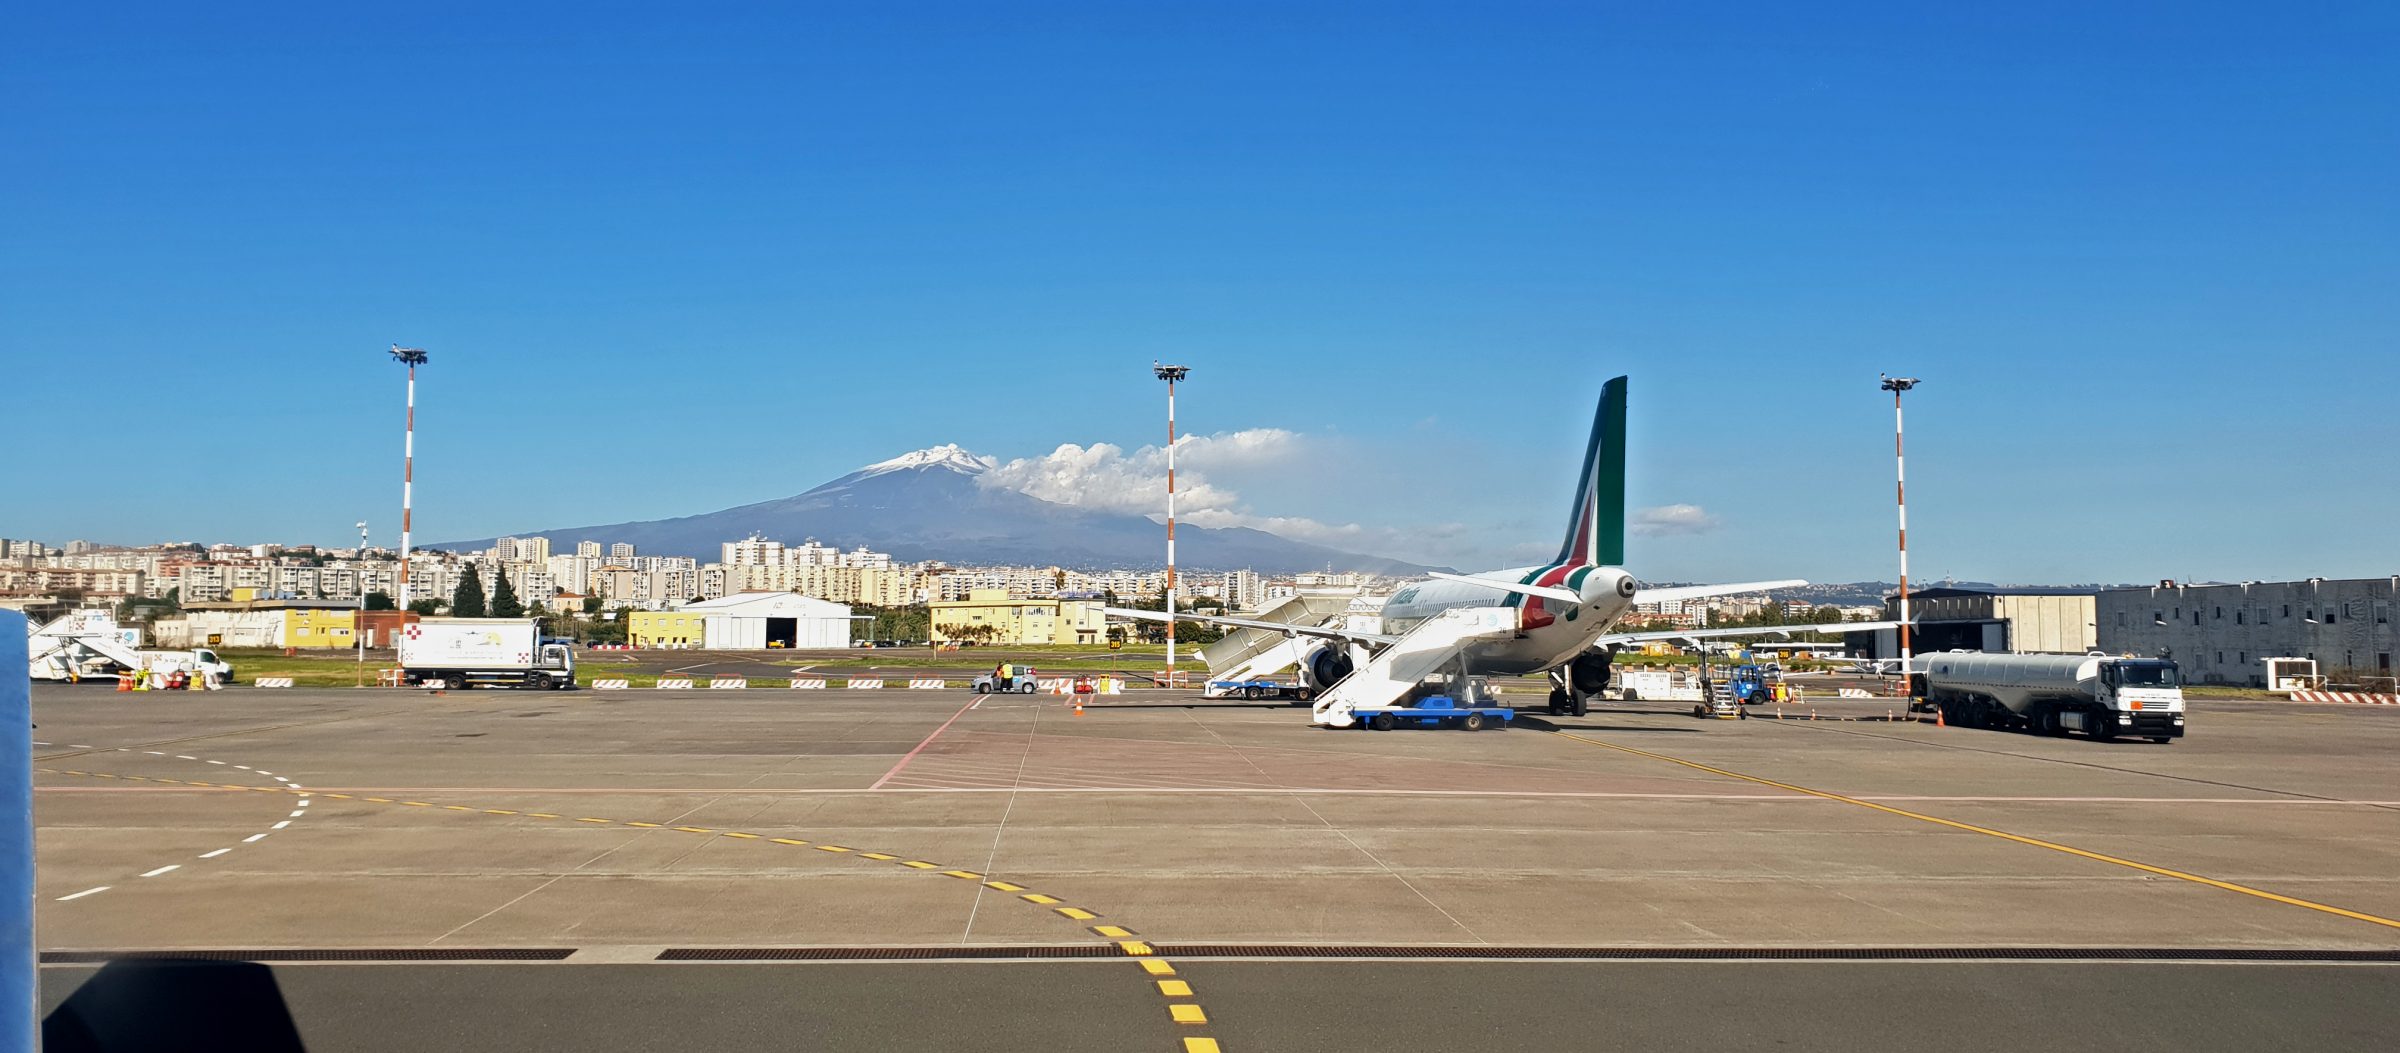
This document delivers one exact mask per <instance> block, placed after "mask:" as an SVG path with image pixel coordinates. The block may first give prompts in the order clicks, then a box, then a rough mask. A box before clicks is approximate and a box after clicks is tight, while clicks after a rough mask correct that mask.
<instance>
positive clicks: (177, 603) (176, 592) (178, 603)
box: [167, 585, 183, 611]
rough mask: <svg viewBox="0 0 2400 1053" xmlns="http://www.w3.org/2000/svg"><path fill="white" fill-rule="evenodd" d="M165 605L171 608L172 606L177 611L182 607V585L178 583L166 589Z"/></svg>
mask: <svg viewBox="0 0 2400 1053" xmlns="http://www.w3.org/2000/svg"><path fill="white" fill-rule="evenodd" d="M167 606H169V607H172V608H174V609H176V610H179V611H180V610H182V609H183V587H182V586H180V585H178V586H176V587H174V588H172V589H168V590H167Z"/></svg>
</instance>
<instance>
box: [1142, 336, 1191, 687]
mask: <svg viewBox="0 0 2400 1053" xmlns="http://www.w3.org/2000/svg"><path fill="white" fill-rule="evenodd" d="M1150 371H1151V372H1152V373H1154V374H1157V376H1158V379H1160V380H1164V381H1166V382H1167V686H1169V687H1173V686H1174V685H1175V383H1176V381H1179V380H1182V379H1183V378H1184V377H1186V376H1188V375H1190V373H1191V369H1190V367H1188V366H1162V365H1160V364H1158V360H1157V359H1152V360H1151V361H1150Z"/></svg>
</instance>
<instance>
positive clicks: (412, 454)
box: [392, 344, 425, 612]
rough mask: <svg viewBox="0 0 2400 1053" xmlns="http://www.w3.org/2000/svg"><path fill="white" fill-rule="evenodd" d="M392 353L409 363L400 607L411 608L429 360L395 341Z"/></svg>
mask: <svg viewBox="0 0 2400 1053" xmlns="http://www.w3.org/2000/svg"><path fill="white" fill-rule="evenodd" d="M392 357H393V358H396V359H399V360H400V361H401V362H403V363H406V364H407V365H408V431H407V433H406V434H407V437H406V438H404V439H402V440H401V444H400V580H399V583H398V588H399V590H400V604H399V606H400V609H401V610H402V611H404V612H405V611H407V610H408V531H409V527H410V526H411V525H412V524H411V522H410V519H411V514H412V512H413V511H414V509H413V505H414V504H415V498H416V495H415V493H414V490H415V488H416V483H417V367H418V366H421V365H424V364H425V352H424V351H423V350H422V349H420V348H414V347H402V346H400V345H398V344H393V345H392Z"/></svg>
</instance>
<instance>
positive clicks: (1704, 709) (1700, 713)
mask: <svg viewBox="0 0 2400 1053" xmlns="http://www.w3.org/2000/svg"><path fill="white" fill-rule="evenodd" d="M1692 716H1693V717H1694V718H1697V719H1700V720H1707V719H1708V703H1706V702H1695V703H1693V704H1692Z"/></svg>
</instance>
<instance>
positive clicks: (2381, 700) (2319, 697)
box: [2292, 691, 2400, 706]
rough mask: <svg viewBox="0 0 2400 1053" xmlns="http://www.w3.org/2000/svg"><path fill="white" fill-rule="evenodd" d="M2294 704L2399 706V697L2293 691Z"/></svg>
mask: <svg viewBox="0 0 2400 1053" xmlns="http://www.w3.org/2000/svg"><path fill="white" fill-rule="evenodd" d="M2292 701H2294V702H2343V703H2347V704H2350V705H2354V706H2400V695H2370V694H2366V693H2364V692H2360V691H2294V692H2292Z"/></svg>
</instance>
